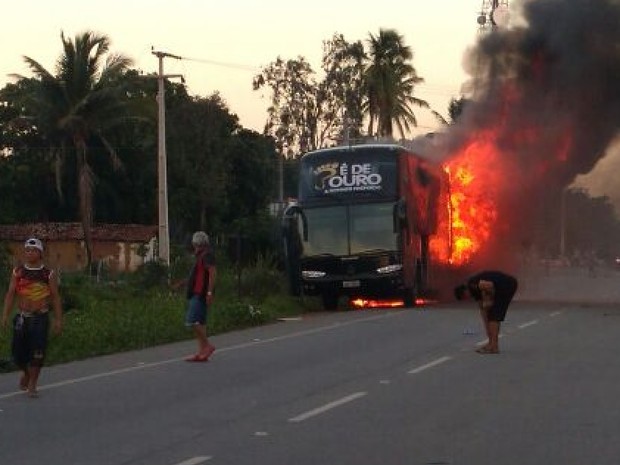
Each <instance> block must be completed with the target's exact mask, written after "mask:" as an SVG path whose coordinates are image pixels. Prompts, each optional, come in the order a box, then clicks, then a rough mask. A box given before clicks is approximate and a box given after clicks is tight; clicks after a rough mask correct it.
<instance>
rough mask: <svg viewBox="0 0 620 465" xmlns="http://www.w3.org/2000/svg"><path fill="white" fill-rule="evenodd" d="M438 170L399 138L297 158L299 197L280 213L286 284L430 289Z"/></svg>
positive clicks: (405, 291) (377, 293)
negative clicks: (390, 142)
mask: <svg viewBox="0 0 620 465" xmlns="http://www.w3.org/2000/svg"><path fill="white" fill-rule="evenodd" d="M442 175H443V171H442V170H441V167H440V166H438V165H435V164H433V163H431V162H429V161H427V160H425V159H423V158H422V157H420V156H418V155H416V154H415V153H413V152H411V151H410V150H407V149H405V148H404V147H401V146H398V145H388V144H372V145H354V146H343V147H336V148H329V149H321V150H317V151H313V152H309V153H307V154H305V155H304V156H303V157H302V158H301V160H300V176H299V186H298V199H297V203H296V204H295V205H292V206H290V207H288V208H287V209H286V211H285V213H284V217H283V231H284V234H283V237H284V249H285V256H286V264H287V274H288V279H289V286H290V290H291V292H292V293H293V294H295V295H300V294H302V293H303V294H306V295H315V296H321V298H322V301H323V306H324V307H325V309H335V308H337V306H338V301H339V297H340V296H342V295H346V296H349V297H354V296H357V297H366V298H401V299H403V300H404V304H405V305H406V306H413V305H415V302H416V298H417V297H419V296H421V295H423V294H424V293H425V292H427V291H428V290H429V286H430V282H429V270H430V265H431V264H430V259H429V241H430V238H431V236H432V235H433V234H435V233H436V231H437V225H438V204H439V202H440V192H441V186H442V183H443V178H442Z"/></svg>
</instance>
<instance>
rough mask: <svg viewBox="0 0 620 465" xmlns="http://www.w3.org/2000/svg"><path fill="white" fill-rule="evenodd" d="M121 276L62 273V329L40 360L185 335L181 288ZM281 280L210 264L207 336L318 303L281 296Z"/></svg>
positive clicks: (6, 342)
mask: <svg viewBox="0 0 620 465" xmlns="http://www.w3.org/2000/svg"><path fill="white" fill-rule="evenodd" d="M126 278H127V279H126V280H125V281H122V280H115V281H106V282H99V283H93V282H92V281H91V280H90V279H89V278H86V277H85V276H83V275H79V276H63V279H62V282H61V296H62V299H63V309H64V328H63V333H62V334H61V335H60V336H54V335H51V336H50V343H49V347H48V353H47V359H46V365H54V364H58V363H66V362H70V361H74V360H81V359H86V358H90V357H95V356H99V355H105V354H111V353H117V352H123V351H128V350H135V349H142V348H146V347H153V346H157V345H160V344H166V343H170V342H177V341H183V340H188V339H191V338H192V337H193V334H192V333H191V331H190V330H188V328H186V327H185V325H184V316H185V308H186V301H185V296H184V292H183V291H171V290H170V288H169V287H168V286H167V285H163V284H162V283H161V279H160V277H158V273H157V272H154V271H153V270H152V269H151V270H143V271H142V272H141V273H137V274H135V275H132V276H128V277H126ZM147 281H148V282H147ZM284 282H285V279H284V276H282V274H281V273H280V272H279V271H277V270H276V269H275V268H274V267H273V266H271V265H270V264H269V263H261V262H259V263H257V264H256V265H255V266H252V267H249V268H247V269H244V270H243V271H242V272H241V273H240V274H239V273H237V270H235V269H234V268H232V267H226V266H224V267H221V268H220V269H218V278H217V283H216V287H215V289H216V292H215V298H214V302H213V305H212V309H211V310H210V312H209V320H208V330H209V334H210V335H215V334H221V333H224V332H228V331H233V330H237V329H242V328H247V327H251V326H257V325H263V324H267V323H270V322H274V321H276V320H277V319H278V318H280V317H286V316H294V315H299V314H301V313H303V312H308V311H313V310H315V309H316V308H318V307H315V306H314V305H315V303H314V302H313V301H302V300H301V299H297V298H293V297H290V296H288V295H287V293H286V290H285V289H284V286H283V283H284ZM10 338H11V334H10V331H5V332H3V333H2V335H1V337H0V361H1V360H2V359H4V362H3V363H1V364H0V365H1V366H0V368H2V367H3V369H4V371H8V370H13V369H14V367H13V366H12V365H11V364H10V363H9V362H8V360H9V359H10Z"/></svg>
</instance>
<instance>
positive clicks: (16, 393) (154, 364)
mask: <svg viewBox="0 0 620 465" xmlns="http://www.w3.org/2000/svg"><path fill="white" fill-rule="evenodd" d="M396 314H397V313H396V312H390V313H382V314H380V315H373V316H370V317H368V318H360V319H358V320H352V321H344V322H336V323H333V324H330V325H327V326H321V327H319V328H313V329H309V330H305V331H298V332H296V333H291V334H286V335H284V336H277V337H272V338H269V339H263V340H258V341H252V342H244V343H241V344H237V345H234V346H229V347H223V348H221V349H217V351H216V352H215V353H216V354H218V353H223V352H229V351H232V350H239V349H245V348H247V347H253V346H256V345H258V344H268V343H271V342H278V341H284V340H287V339H292V338H295V337H300V336H307V335H309V334H315V333H320V332H323V331H329V330H332V329H335V328H340V327H344V326H349V325H352V324H356V323H363V322H366V321H373V320H378V319H382V318H388V317H391V316H394V315H396ZM183 360H185V357H178V358H172V359H169V360H161V361H159V362H152V363H144V362H138V364H136V365H132V366H129V367H125V368H119V369H118V370H111V371H104V372H102V373H95V374H93V375H88V376H82V377H79V378H71V379H67V380H65V381H59V382H57V383H51V384H46V385H41V386H39V391H44V390H46V389H54V388H59V387H63V386H69V385H71V384H78V383H83V382H86V381H93V380H96V379H100V378H107V377H110V376H115V375H120V374H123V373H130V372H132V371H137V370H144V369H146V368H154V367H158V366H162V365H168V364H170V363H176V362H180V361H183ZM21 395H24V392H23V391H13V392H8V393H5V394H0V400H2V399H8V398H10V397H16V396H21Z"/></svg>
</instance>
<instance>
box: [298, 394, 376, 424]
mask: <svg viewBox="0 0 620 465" xmlns="http://www.w3.org/2000/svg"><path fill="white" fill-rule="evenodd" d="M367 394H368V393H367V392H363V391H362V392H355V393H353V394H351V395H348V396H346V397H343V398H341V399H338V400H335V401H333V402H329V403H327V404H325V405H322V406H320V407H317V408H315V409H312V410H308V411H307V412H305V413H302V414H300V415H297V416H296V417H293V418H289V419H288V421H290V422H291V423H299V422H300V421H304V420H307V419H308V418H311V417H314V416H317V415H320V414H321V413H325V412H327V411H329V410H331V409H334V408H336V407H339V406H341V405H344V404H347V403H349V402H353V401H354V400H356V399H359V398H360V397H364V396H365V395H367Z"/></svg>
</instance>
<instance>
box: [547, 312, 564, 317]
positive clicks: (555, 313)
mask: <svg viewBox="0 0 620 465" xmlns="http://www.w3.org/2000/svg"><path fill="white" fill-rule="evenodd" d="M561 314H562V312H561V311H557V312H553V313H550V314H549V316H552V317H553V316H558V315H561Z"/></svg>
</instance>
